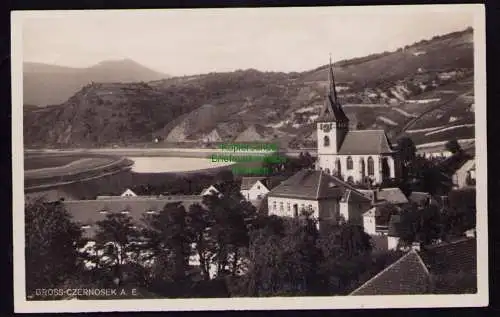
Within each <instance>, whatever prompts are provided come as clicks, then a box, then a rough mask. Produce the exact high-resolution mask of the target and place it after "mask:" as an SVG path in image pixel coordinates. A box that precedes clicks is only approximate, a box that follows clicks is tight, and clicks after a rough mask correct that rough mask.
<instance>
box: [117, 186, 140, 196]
mask: <svg viewBox="0 0 500 317" xmlns="http://www.w3.org/2000/svg"><path fill="white" fill-rule="evenodd" d="M120 196H121V197H136V196H137V194H136V193H134V192H133V191H132V190H131V189H130V188H127V189H126V190H125V191H124V192H123V193H122V194H121V195H120Z"/></svg>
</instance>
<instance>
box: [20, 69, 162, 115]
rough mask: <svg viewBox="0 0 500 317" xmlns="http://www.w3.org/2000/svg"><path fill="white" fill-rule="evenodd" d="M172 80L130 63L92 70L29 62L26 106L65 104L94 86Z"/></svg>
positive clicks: (25, 78) (26, 76) (24, 85)
mask: <svg viewBox="0 0 500 317" xmlns="http://www.w3.org/2000/svg"><path fill="white" fill-rule="evenodd" d="M168 77H169V76H168V75H166V74H162V73H159V72H156V71H154V70H151V69H149V68H147V67H144V66H142V65H140V64H138V63H136V62H134V61H132V60H130V59H124V60H116V61H103V62H100V63H99V64H96V65H94V66H92V67H88V68H72V67H63V66H55V65H48V64H43V63H31V62H26V63H24V64H23V96H24V104H27V105H34V106H46V105H57V104H61V103H63V102H65V101H66V100H68V98H70V97H71V96H72V95H74V94H75V93H76V92H78V90H80V89H81V88H82V87H83V86H85V85H87V84H90V83H91V82H101V83H115V82H118V83H128V82H141V81H151V80H159V79H164V78H168Z"/></svg>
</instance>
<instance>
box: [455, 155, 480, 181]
mask: <svg viewBox="0 0 500 317" xmlns="http://www.w3.org/2000/svg"><path fill="white" fill-rule="evenodd" d="M452 181H453V186H454V187H455V188H464V187H466V186H471V185H472V184H475V181H476V163H475V160H474V159H471V160H468V161H466V162H465V163H464V164H463V165H462V166H461V167H460V168H458V169H457V170H456V171H455V173H454V174H453V176H452Z"/></svg>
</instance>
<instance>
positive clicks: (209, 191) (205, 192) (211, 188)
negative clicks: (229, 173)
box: [200, 185, 220, 196]
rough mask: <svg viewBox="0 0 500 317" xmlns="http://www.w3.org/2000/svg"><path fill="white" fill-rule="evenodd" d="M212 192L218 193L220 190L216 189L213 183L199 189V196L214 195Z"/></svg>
mask: <svg viewBox="0 0 500 317" xmlns="http://www.w3.org/2000/svg"><path fill="white" fill-rule="evenodd" d="M214 194H220V190H218V189H217V187H215V186H214V185H210V186H209V187H207V188H205V189H204V190H202V191H201V193H200V196H206V195H214Z"/></svg>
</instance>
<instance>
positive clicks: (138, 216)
mask: <svg viewBox="0 0 500 317" xmlns="http://www.w3.org/2000/svg"><path fill="white" fill-rule="evenodd" d="M202 199H203V197H202V196H199V195H177V196H162V195H160V196H127V197H122V196H107V197H106V196H100V198H99V199H92V200H65V201H62V202H61V203H62V204H63V205H64V207H65V208H66V210H67V211H68V212H69V214H70V215H71V216H72V217H73V219H74V221H75V222H77V223H79V224H80V225H81V228H82V229H83V230H84V235H85V236H87V237H92V236H94V234H95V230H96V229H97V226H96V223H97V222H98V221H100V220H104V219H105V218H106V215H107V214H110V213H122V214H126V215H129V216H130V217H132V219H133V220H134V222H135V223H137V225H138V226H140V225H141V223H142V217H143V216H144V215H147V214H157V213H159V212H160V211H161V210H162V209H163V208H164V207H165V205H167V204H169V203H179V204H182V205H183V206H184V207H185V208H186V209H188V208H189V207H190V206H191V205H194V204H202Z"/></svg>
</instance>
